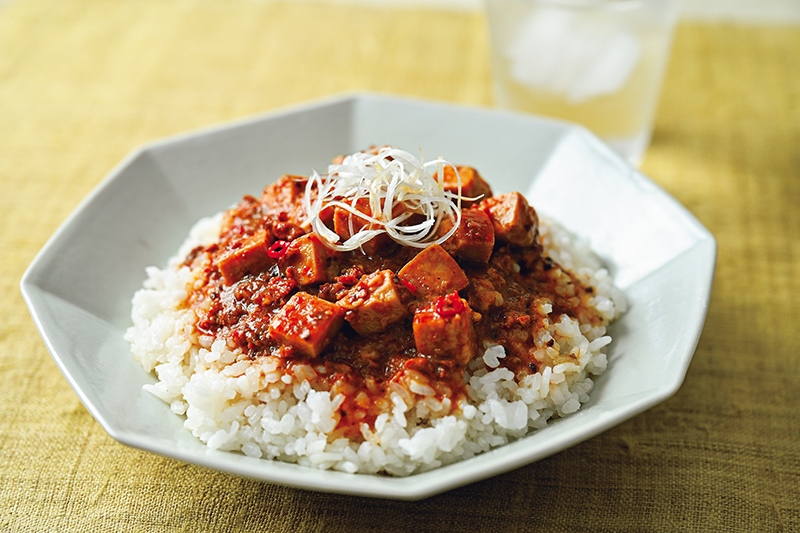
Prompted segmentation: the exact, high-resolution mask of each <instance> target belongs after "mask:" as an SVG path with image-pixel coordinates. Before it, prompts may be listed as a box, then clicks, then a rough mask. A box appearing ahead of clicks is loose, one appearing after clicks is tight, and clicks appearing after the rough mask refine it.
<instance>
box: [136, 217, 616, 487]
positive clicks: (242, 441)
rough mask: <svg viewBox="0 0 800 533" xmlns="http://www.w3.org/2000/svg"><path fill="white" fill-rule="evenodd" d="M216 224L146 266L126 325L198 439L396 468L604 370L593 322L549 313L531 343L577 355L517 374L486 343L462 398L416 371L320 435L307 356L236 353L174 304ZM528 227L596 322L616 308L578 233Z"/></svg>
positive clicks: (284, 455) (321, 404) (580, 393)
mask: <svg viewBox="0 0 800 533" xmlns="http://www.w3.org/2000/svg"><path fill="white" fill-rule="evenodd" d="M220 223H221V216H216V217H212V218H208V219H203V220H201V221H200V222H198V223H197V224H196V225H195V227H194V228H193V229H192V231H191V233H190V235H189V237H188V238H187V240H186V242H185V243H184V244H183V246H182V247H181V249H180V250H179V252H178V254H177V255H176V256H175V257H174V258H173V259H172V260H171V261H170V263H169V265H168V266H167V267H166V268H164V269H160V268H156V267H149V268H148V269H147V280H146V281H145V283H144V288H143V289H141V290H139V291H138V292H137V293H136V294H135V295H134V298H133V309H132V318H133V326H132V327H130V328H129V329H128V331H127V333H126V340H128V341H129V342H130V344H131V347H132V352H133V354H134V356H135V357H136V359H137V360H138V361H139V362H140V363H141V364H142V366H143V367H144V368H145V369H146V370H147V371H148V372H155V374H156V376H157V378H158V381H157V382H156V383H155V384H152V385H145V386H144V388H145V390H147V391H148V392H150V393H152V394H154V395H155V396H157V397H158V398H160V399H161V400H163V401H164V402H166V403H167V404H169V406H170V408H171V410H172V411H173V412H174V413H175V414H176V415H181V416H185V417H186V420H185V422H184V425H185V427H186V428H187V429H188V430H189V431H191V432H192V434H193V435H194V436H195V437H197V438H198V439H200V440H201V441H202V442H204V443H206V444H207V445H208V446H209V447H210V448H213V449H218V450H229V451H238V452H241V453H244V454H245V455H248V456H251V457H261V458H264V459H274V460H279V461H287V462H293V463H298V464H301V465H306V466H310V467H313V468H320V469H335V470H340V471H344V472H351V473H356V472H358V473H379V472H380V473H387V474H390V475H395V476H405V475H409V474H413V473H416V472H420V471H425V470H429V469H432V468H436V467H438V466H441V465H444V464H448V463H452V462H455V461H459V460H463V459H466V458H469V457H472V456H475V455H477V454H480V453H482V452H485V451H487V450H489V449H490V448H494V447H497V446H502V445H503V444H506V443H508V442H509V441H511V440H514V439H517V438H519V437H522V436H524V435H525V434H527V433H528V432H530V431H534V430H537V429H541V428H543V427H545V426H546V425H547V422H548V420H550V419H552V418H554V417H562V416H566V415H569V414H571V413H574V412H576V411H577V410H578V409H580V407H581V404H583V403H585V402H586V401H588V399H589V393H590V391H591V390H592V386H593V382H592V377H591V376H593V375H594V376H596V375H599V374H601V373H602V372H603V371H605V369H606V363H607V361H606V355H605V353H604V352H603V350H604V348H605V347H606V346H607V345H608V344H609V343H610V342H611V338H610V337H609V336H608V335H606V328H605V327H604V326H598V327H592V326H591V325H588V324H585V325H581V324H579V323H578V322H577V321H576V320H574V319H571V318H569V317H567V316H566V315H563V316H561V317H560V318H559V317H554V316H551V317H550V318H551V319H552V321H553V323H552V324H551V326H550V328H549V336H548V335H545V336H543V337H542V338H541V339H537V343H539V347H540V349H542V350H545V351H547V350H551V351H552V350H554V348H551V347H547V345H546V343H547V341H548V340H549V339H550V338H551V337H552V338H554V339H555V340H556V341H557V346H560V349H561V352H562V353H569V352H572V353H573V354H575V355H576V356H577V363H562V364H556V365H554V366H552V367H550V366H547V367H544V369H543V371H541V372H537V373H536V374H531V375H528V376H526V377H525V378H523V379H522V380H520V382H519V383H518V382H517V381H516V380H515V377H514V374H513V373H512V372H511V371H510V370H508V369H506V368H503V367H501V366H500V360H501V359H502V358H503V357H504V356H505V351H504V349H503V348H502V347H501V346H486V347H485V348H486V351H485V353H484V355H483V357H482V358H477V359H476V360H475V361H473V363H472V364H471V365H470V369H469V372H468V379H469V382H468V386H467V389H468V391H469V394H470V396H471V400H470V401H463V402H461V404H460V405H459V406H456V409H451V407H453V406H451V405H450V400H448V399H445V400H443V401H442V402H440V401H438V400H436V399H435V398H434V397H433V393H434V391H433V389H432V388H431V387H430V386H428V385H427V384H426V383H424V382H423V381H413V380H411V381H408V382H407V386H406V387H404V386H401V385H398V384H396V383H392V384H391V387H392V391H391V400H392V404H393V407H392V409H391V412H386V413H384V414H381V415H380V416H379V417H378V418H377V420H376V422H375V424H374V427H373V428H371V429H367V428H364V429H363V430H362V434H363V436H364V439H363V441H359V442H356V441H351V440H348V439H345V438H338V439H336V440H332V441H329V438H328V436H327V434H328V433H330V432H331V431H332V430H333V429H334V427H335V424H336V421H335V419H334V413H335V412H336V410H337V408H338V407H339V405H340V404H341V402H342V400H343V398H341V397H340V396H336V397H331V394H330V393H328V392H320V391H316V390H314V389H312V388H311V386H310V385H309V381H308V380H307V378H313V377H314V375H315V374H314V372H315V371H314V369H313V368H312V367H311V366H309V365H298V366H296V367H295V368H294V371H293V373H291V374H287V373H283V372H282V370H281V369H280V364H279V363H280V361H279V359H278V358H277V357H272V356H266V357H260V358H256V359H255V360H249V359H248V358H244V357H239V356H240V355H241V352H240V351H238V350H233V351H231V349H230V348H229V346H228V345H227V344H226V343H225V342H224V341H222V340H214V339H213V338H211V337H208V336H198V334H197V333H196V332H195V330H194V327H193V326H194V321H195V315H194V313H193V311H191V310H187V309H181V308H180V304H181V302H183V301H184V300H185V298H186V297H187V295H188V292H189V291H190V290H191V287H192V284H193V283H194V282H195V276H194V274H193V272H192V271H191V270H190V269H189V268H187V267H180V266H179V265H180V263H181V261H182V259H183V258H184V257H185V256H186V254H187V253H188V252H189V251H190V250H191V249H193V248H194V247H195V246H198V245H207V244H211V243H212V242H214V241H215V240H216V238H217V235H218V232H219V227H220ZM540 233H541V236H542V242H543V245H544V246H545V250H546V253H547V254H549V255H550V256H551V257H553V259H555V260H556V262H558V263H559V264H560V265H561V266H562V267H564V268H565V269H567V270H570V271H571V272H573V273H574V274H575V275H577V276H578V278H579V279H580V280H581V281H582V282H583V283H585V284H587V285H591V286H593V287H594V288H595V292H594V297H593V298H592V305H593V306H594V307H595V308H596V309H597V310H598V311H599V312H600V314H601V315H602V316H603V317H604V318H605V319H606V320H607V321H609V322H610V321H611V320H613V319H614V318H616V317H617V316H619V315H620V314H621V313H622V312H624V310H625V299H624V296H623V295H622V293H621V292H620V291H619V290H618V289H616V288H615V287H614V285H613V283H612V280H611V277H610V276H609V273H608V271H607V270H605V269H604V268H602V266H601V264H600V262H599V261H598V260H597V259H596V258H595V257H594V256H593V255H592V253H591V251H590V250H589V249H588V246H587V245H586V243H582V242H579V241H576V240H575V239H574V238H573V236H572V235H570V234H569V233H567V232H566V231H565V230H563V229H562V228H560V227H559V226H557V225H556V224H554V223H552V222H549V221H543V222H542V224H541V226H540ZM543 311H545V312H549V311H550V309H544V310H543ZM548 355H550V356H553V355H556V354H555V353H553V354H548Z"/></svg>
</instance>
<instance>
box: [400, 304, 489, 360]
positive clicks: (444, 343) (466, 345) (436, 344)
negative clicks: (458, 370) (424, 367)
mask: <svg viewBox="0 0 800 533" xmlns="http://www.w3.org/2000/svg"><path fill="white" fill-rule="evenodd" d="M455 297H457V295H455ZM457 302H459V304H458V306H459V307H460V309H458V310H456V311H453V308H452V306H449V307H448V308H449V309H450V310H451V312H450V313H447V314H445V315H443V314H440V313H439V312H438V311H437V304H436V302H433V303H431V304H430V305H428V306H426V307H423V308H420V309H417V311H416V312H415V313H414V323H413V328H414V342H415V344H416V346H417V351H419V352H420V353H421V354H423V355H426V356H428V357H429V358H431V359H432V360H433V361H437V362H445V361H450V362H453V363H455V364H457V365H466V364H467V363H469V362H470V361H471V360H472V358H473V357H475V355H476V354H477V352H478V345H477V340H476V337H475V329H474V327H473V325H472V318H473V312H472V309H470V307H469V305H468V304H467V302H466V301H465V300H463V299H461V298H458V299H457Z"/></svg>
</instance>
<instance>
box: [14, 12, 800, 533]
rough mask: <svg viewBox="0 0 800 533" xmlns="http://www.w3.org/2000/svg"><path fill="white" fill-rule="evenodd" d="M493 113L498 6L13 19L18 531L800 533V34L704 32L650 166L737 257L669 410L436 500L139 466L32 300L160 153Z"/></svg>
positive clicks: (673, 70)
mask: <svg viewBox="0 0 800 533" xmlns="http://www.w3.org/2000/svg"><path fill="white" fill-rule="evenodd" d="M361 90H365V91H377V92H385V93H390V94H396V95H409V96H414V97H422V98H429V99H433V100H441V101H448V102H456V103H463V104H468V105H480V106H483V105H486V106H488V105H491V94H490V87H489V64H488V39H487V35H486V30H485V21H484V18H483V15H482V14H481V13H480V12H475V11H459V12H445V11H433V10H423V9H420V8H389V7H368V6H365V5H354V4H347V3H335V4H329V3H328V4H325V3H320V4H315V3H311V2H294V3H292V2H285V3H283V2H274V1H263V0H262V1H254V0H115V1H114V2H103V1H99V0H5V1H4V2H2V3H0V184H1V185H2V191H3V194H2V195H0V220H2V224H0V287H2V290H3V293H4V294H5V295H6V297H5V298H3V299H2V300H0V316H3V317H4V320H2V321H0V380H2V387H0V402H1V405H2V415H0V531H51V530H52V531H55V530H58V531H82V532H85V531H259V530H263V531H317V530H323V531H370V530H375V531H407V530H419V531H422V530H432V531H433V530H436V531H470V532H472V531H485V530H497V531H525V530H535V529H539V528H541V529H542V530H545V531H591V530H600V531H800V410H798V400H797V391H798V389H799V388H800V379H799V378H800V328H798V327H797V317H798V315H800V299H798V297H797V295H798V293H800V281H799V280H800V209H799V207H800V27H797V26H791V25H781V24H770V25H765V26H758V25H744V24H732V23H712V22H702V23H700V22H691V23H689V22H684V23H682V24H681V25H680V26H679V28H678V30H677V33H676V37H675V43H674V50H673V54H672V58H671V62H670V65H669V69H668V72H667V75H666V80H665V85H664V88H663V92H662V97H661V101H660V106H659V111H658V118H657V123H656V128H655V134H654V137H653V142H652V145H651V147H650V149H649V150H648V152H647V154H646V158H645V160H644V163H643V165H642V170H643V171H644V173H645V174H647V175H648V176H650V177H651V178H652V179H653V180H654V181H656V182H657V183H658V184H660V185H661V186H662V187H663V188H664V189H666V190H667V191H668V192H669V193H670V194H672V195H673V196H674V197H675V198H677V199H678V200H679V201H680V202H681V203H683V204H684V205H685V206H686V207H687V208H688V209H689V210H690V211H691V212H693V213H694V214H695V215H696V216H697V218H698V219H699V220H700V221H701V222H702V223H703V224H704V225H705V226H706V227H708V228H709V229H710V230H711V232H712V233H714V235H715V237H716V238H717V240H718V244H719V256H718V263H717V271H716V279H715V285H714V289H713V291H712V297H711V305H710V308H709V311H708V318H707V321H706V324H705V328H704V331H703V334H702V337H701V339H700V342H699V345H698V347H697V351H696V353H695V356H694V359H693V362H692V364H691V366H690V368H689V372H688V375H687V377H686V381H685V383H684V385H683V387H682V388H681V389H680V390H679V391H678V393H677V394H675V395H674V396H673V397H672V398H670V399H669V400H667V401H666V402H664V403H662V404H660V405H658V406H656V407H654V408H653V409H651V410H649V411H647V412H645V413H644V414H642V415H640V416H637V417H635V418H633V419H632V420H630V421H628V422H625V423H623V424H621V425H619V426H617V427H615V428H613V429H611V430H609V431H607V432H605V433H603V434H601V435H599V436H597V437H595V438H593V439H591V440H589V441H586V442H584V443H582V444H580V445H578V446H575V447H573V448H571V449H568V450H566V451H564V452H561V453H559V454H557V455H554V456H552V457H550V458H548V459H545V460H542V461H539V462H537V463H534V464H531V465H529V466H526V467H524V468H520V469H518V470H515V471H513V472H510V473H507V474H504V475H500V476H497V477H494V478H491V479H488V480H485V481H482V482H479V483H475V484H472V485H469V486H467V487H463V488H460V489H456V490H453V491H450V492H447V493H445V494H441V495H438V496H435V497H432V498H429V499H426V500H422V501H418V502H395V501H383V500H371V499H368V498H358V497H349V496H340V495H332V494H319V493H312V492H306V491H302V490H296V489H289V488H283V487H279V486H274V485H270V484H266V483H261V482H257V481H253V480H249V479H242V478H238V477H235V476H231V475H228V474H223V473H219V472H214V471H209V470H206V469H203V468H201V467H197V466H193V465H187V464H182V463H180V462H177V461H175V460H172V459H167V458H164V457H160V456H156V455H152V454H149V453H145V452H141V451H138V450H135V449H130V448H127V447H125V446H123V445H121V444H119V443H117V442H116V441H114V440H113V439H111V438H110V437H109V436H108V435H107V434H106V433H105V432H104V431H103V429H102V428H101V427H100V426H99V425H98V424H97V423H96V422H95V421H94V420H93V419H92V417H91V416H90V415H89V413H88V412H87V411H86V409H85V408H84V407H83V405H82V404H81V403H80V401H79V400H78V398H77V396H76V395H75V393H74V392H73V391H72V390H71V389H70V387H69V385H68V384H67V382H66V380H65V379H64V378H63V377H62V376H61V374H60V373H59V371H58V369H57V368H56V366H55V364H54V363H53V361H52V360H51V358H50V356H49V354H48V352H47V350H46V349H45V346H44V344H43V343H42V341H41V339H40V338H39V336H38V334H37V333H36V330H35V327H34V325H33V322H32V320H31V318H30V316H29V314H28V312H27V309H26V308H25V305H24V303H23V301H22V298H21V296H20V292H19V280H20V278H21V276H22V274H23V272H24V270H25V268H26V267H27V265H28V264H29V263H30V262H31V261H32V260H33V258H34V256H35V255H36V253H37V252H38V251H39V249H40V248H41V247H42V245H43V244H44V242H45V241H46V239H47V238H48V237H49V236H50V235H51V234H52V233H53V232H54V231H55V230H56V228H57V227H58V226H59V225H60V224H61V223H62V222H63V221H64V219H65V218H66V217H67V216H68V214H69V213H70V212H71V211H72V210H73V209H74V208H75V207H76V205H77V204H78V203H79V202H80V200H81V199H82V198H83V197H84V196H86V195H87V194H88V193H89V191H91V190H92V188H93V187H94V186H95V185H96V184H97V183H98V182H99V181H100V180H101V179H102V178H103V177H104V176H105V175H106V174H107V173H108V172H109V170H110V169H111V168H112V167H113V166H114V165H115V164H116V163H117V162H119V161H120V160H121V159H122V158H123V157H124V156H125V155H126V154H127V153H128V152H130V151H131V150H132V149H133V148H134V147H136V146H137V145H139V144H141V143H144V142H147V141H150V140H152V139H154V138H158V137H162V136H165V135H169V134H173V133H177V132H182V131H185V130H189V129H193V128H198V127H203V126H208V125H211V124H214V123H217V122H220V121H224V120H229V119H233V118H240V117H245V116H248V115H252V114H255V113H261V112H264V111H268V110H270V109H275V108H279V107H282V106H285V105H288V104H295V103H300V102H303V101H305V100H308V99H314V98H319V97H322V96H326V95H331V94H336V93H341V92H349V91H361Z"/></svg>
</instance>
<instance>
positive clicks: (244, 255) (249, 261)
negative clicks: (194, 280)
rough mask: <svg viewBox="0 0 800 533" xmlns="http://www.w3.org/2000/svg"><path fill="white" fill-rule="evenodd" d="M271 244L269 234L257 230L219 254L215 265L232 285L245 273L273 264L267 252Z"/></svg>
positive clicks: (263, 269)
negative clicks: (233, 246)
mask: <svg viewBox="0 0 800 533" xmlns="http://www.w3.org/2000/svg"><path fill="white" fill-rule="evenodd" d="M271 244H272V239H271V237H270V236H269V234H267V232H265V231H259V232H258V233H255V234H254V235H251V236H250V237H247V238H246V239H243V240H242V241H239V242H238V243H237V247H236V248H231V249H229V250H226V251H225V252H224V253H222V254H220V257H219V259H218V260H217V266H218V267H219V271H220V273H221V274H222V277H223V278H224V279H225V283H226V284H228V285H232V284H233V283H236V282H237V281H239V280H240V279H242V278H243V277H244V276H246V275H247V274H258V273H259V272H263V271H265V270H267V269H268V268H269V267H270V266H272V265H274V264H275V261H274V260H273V259H272V258H270V257H269V255H268V253H267V252H268V251H269V247H270V245H271Z"/></svg>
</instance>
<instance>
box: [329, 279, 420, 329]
mask: <svg viewBox="0 0 800 533" xmlns="http://www.w3.org/2000/svg"><path fill="white" fill-rule="evenodd" d="M395 280H396V277H395V275H394V273H393V272H392V271H391V270H379V271H378V272H374V273H372V274H367V275H365V276H363V277H362V278H361V279H360V280H359V282H358V283H356V284H355V285H354V286H353V287H351V288H350V289H348V290H347V292H346V293H345V294H344V296H343V297H342V298H341V299H340V300H339V301H338V304H339V305H340V306H341V307H343V308H345V309H346V310H347V314H346V315H345V319H346V320H347V321H348V322H349V323H350V325H351V326H353V329H354V330H356V332H357V333H358V334H359V335H369V334H370V333H378V332H380V331H383V330H385V329H386V327H387V326H389V325H390V324H393V323H394V322H397V321H399V320H402V319H403V318H405V317H406V316H407V315H408V314H409V313H408V309H407V308H406V305H405V304H404V303H403V302H402V300H401V298H400V289H399V287H398V282H399V280H397V282H396V281H395Z"/></svg>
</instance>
